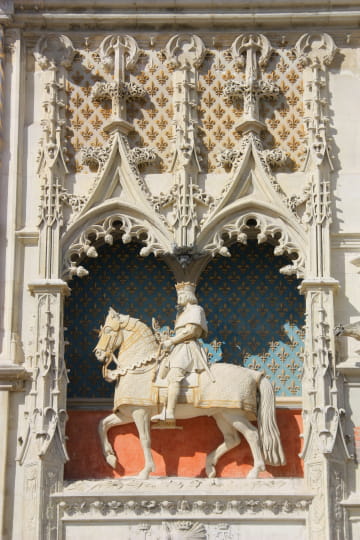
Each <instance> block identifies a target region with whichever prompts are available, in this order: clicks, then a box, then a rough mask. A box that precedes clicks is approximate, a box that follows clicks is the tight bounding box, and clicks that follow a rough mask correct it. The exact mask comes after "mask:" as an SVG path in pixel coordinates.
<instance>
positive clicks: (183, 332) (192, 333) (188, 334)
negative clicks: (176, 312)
mask: <svg viewBox="0 0 360 540" xmlns="http://www.w3.org/2000/svg"><path fill="white" fill-rule="evenodd" d="M202 332H203V331H202V328H201V326H199V325H198V324H187V325H185V326H182V327H181V328H178V330H176V334H175V336H173V337H171V338H169V341H171V344H172V345H177V344H178V343H183V342H184V341H187V340H189V339H197V338H199V337H201V334H202Z"/></svg>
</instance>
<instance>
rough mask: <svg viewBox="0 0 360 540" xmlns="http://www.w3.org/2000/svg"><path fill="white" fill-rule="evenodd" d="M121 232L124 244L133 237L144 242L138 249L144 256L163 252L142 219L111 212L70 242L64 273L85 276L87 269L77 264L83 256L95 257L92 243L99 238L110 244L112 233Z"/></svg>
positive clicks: (112, 238) (96, 254)
mask: <svg viewBox="0 0 360 540" xmlns="http://www.w3.org/2000/svg"><path fill="white" fill-rule="evenodd" d="M116 233H123V234H122V236H121V239H122V241H123V243H124V244H127V243H129V242H131V240H132V239H133V238H137V239H141V241H142V242H143V243H144V244H145V246H144V247H143V248H141V250H140V255H141V256H142V257H146V256H147V255H149V254H150V253H153V254H154V255H155V256H157V255H160V254H164V253H165V249H164V247H163V246H162V245H161V244H160V243H159V242H158V241H157V240H156V239H155V237H154V235H153V233H152V232H151V231H150V230H149V228H147V226H146V224H145V223H144V221H143V220H139V219H136V218H133V217H129V216H126V215H124V214H120V213H119V214H113V215H112V216H109V217H107V218H106V219H105V220H104V221H103V222H102V223H97V224H94V225H91V226H89V227H88V228H86V229H85V230H84V231H83V232H82V233H81V235H80V238H79V239H78V241H77V242H75V243H73V244H71V246H70V247H69V249H68V251H67V260H66V265H67V266H66V267H65V269H64V272H65V275H67V276H69V277H72V276H74V275H77V276H79V277H83V276H86V275H87V274H88V271H87V270H86V269H85V268H84V267H83V266H77V264H78V262H79V261H80V259H82V258H83V256H87V257H92V258H93V257H97V256H98V252H97V250H96V248H95V246H94V243H95V242H96V241H98V240H100V239H103V241H104V242H105V243H106V244H109V245H112V244H113V242H114V234H116Z"/></svg>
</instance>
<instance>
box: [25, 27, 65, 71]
mask: <svg viewBox="0 0 360 540" xmlns="http://www.w3.org/2000/svg"><path fill="white" fill-rule="evenodd" d="M74 56H75V49H74V47H73V44H72V41H71V40H70V39H69V38H68V37H67V36H64V35H59V34H48V35H45V36H43V37H41V38H40V39H39V41H38V42H37V44H36V47H35V49H34V57H35V60H36V61H37V62H38V64H39V66H40V67H41V68H42V69H46V68H48V67H49V66H50V65H52V66H54V67H55V66H57V65H62V66H64V67H65V68H70V66H71V64H72V61H73V59H74Z"/></svg>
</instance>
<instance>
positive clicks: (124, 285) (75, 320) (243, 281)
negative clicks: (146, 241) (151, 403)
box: [65, 242, 304, 398]
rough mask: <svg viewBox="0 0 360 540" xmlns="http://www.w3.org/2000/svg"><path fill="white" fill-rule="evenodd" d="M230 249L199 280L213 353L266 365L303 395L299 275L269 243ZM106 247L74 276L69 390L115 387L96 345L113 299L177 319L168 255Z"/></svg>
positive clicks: (69, 303) (212, 357)
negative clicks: (286, 269) (289, 273)
mask: <svg viewBox="0 0 360 540" xmlns="http://www.w3.org/2000/svg"><path fill="white" fill-rule="evenodd" d="M230 250H231V254H232V256H231V258H224V257H217V258H215V260H213V261H212V262H211V263H210V264H209V265H208V267H207V268H206V269H205V270H204V272H203V274H202V277H201V278H200V281H199V284H198V287H197V294H198V298H199V302H200V303H201V305H202V306H203V307H204V309H205V312H206V316H207V319H208V325H209V335H208V337H207V339H206V340H205V341H206V343H204V347H205V349H207V354H208V358H209V361H210V362H215V361H225V362H232V363H235V364H241V365H245V366H247V367H250V368H252V369H256V370H260V371H263V372H264V373H265V375H266V376H267V377H268V378H269V379H270V380H271V381H272V383H273V385H274V388H275V390H276V393H277V395H278V396H298V395H301V375H302V350H303V330H302V326H303V324H304V303H303V297H301V296H299V293H298V290H297V285H298V282H297V280H296V279H295V278H293V277H285V276H282V275H281V274H280V273H279V268H280V267H281V266H283V265H284V264H286V259H285V258H284V257H274V255H273V252H272V251H273V248H272V247H271V246H270V245H268V244H261V245H257V244H256V243H254V242H249V245H248V246H243V245H239V244H238V245H234V246H232V247H231V248H230ZM99 251H101V253H100V256H99V257H98V258H97V259H91V260H89V261H88V265H87V266H88V269H89V270H90V273H89V276H87V277H84V278H82V279H79V278H74V280H73V281H72V282H71V283H70V286H71V288H72V294H71V296H70V297H69V298H67V299H66V305H65V327H66V328H68V330H67V332H66V334H65V339H66V341H68V342H69V345H68V347H67V349H66V363H67V366H68V367H69V369H70V373H69V379H70V384H69V397H83V398H85V397H86V398H90V397H109V398H110V397H111V396H112V394H113V387H112V385H110V384H108V383H106V382H105V381H104V380H103V378H102V375H101V365H100V364H99V363H98V362H97V361H96V358H95V355H94V353H93V348H94V346H95V344H96V342H97V339H98V336H97V332H96V330H97V329H98V328H99V325H100V324H101V323H102V322H103V321H104V318H105V315H106V313H107V310H108V308H109V306H113V307H114V308H115V309H116V310H117V311H119V312H121V313H128V314H130V315H131V316H133V317H137V318H139V319H141V320H142V321H144V322H145V323H146V324H148V325H151V319H152V317H156V318H157V320H158V322H159V324H160V326H165V325H166V326H169V327H170V328H173V327H174V321H175V317H176V312H175V304H176V293H175V288H174V280H173V277H172V274H171V273H170V271H169V270H168V268H167V266H166V265H165V263H163V262H161V261H159V260H156V259H154V258H153V257H145V258H142V257H140V256H139V255H138V253H139V247H138V246H137V245H136V244H133V243H131V244H127V245H123V244H122V243H115V244H114V246H112V247H109V246H105V247H103V248H101V249H100V250H99ZM109 269H111V270H110V271H109ZM89 336H90V338H89Z"/></svg>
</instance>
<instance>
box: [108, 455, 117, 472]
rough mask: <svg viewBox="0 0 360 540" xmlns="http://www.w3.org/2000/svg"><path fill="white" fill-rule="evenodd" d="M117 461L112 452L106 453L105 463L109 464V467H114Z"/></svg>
mask: <svg viewBox="0 0 360 540" xmlns="http://www.w3.org/2000/svg"><path fill="white" fill-rule="evenodd" d="M117 462H118V461H117V459H116V456H114V454H108V455H107V456H106V463H107V464H108V465H110V467H112V468H113V469H116V465H117Z"/></svg>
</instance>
